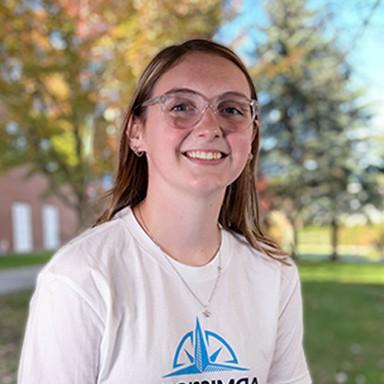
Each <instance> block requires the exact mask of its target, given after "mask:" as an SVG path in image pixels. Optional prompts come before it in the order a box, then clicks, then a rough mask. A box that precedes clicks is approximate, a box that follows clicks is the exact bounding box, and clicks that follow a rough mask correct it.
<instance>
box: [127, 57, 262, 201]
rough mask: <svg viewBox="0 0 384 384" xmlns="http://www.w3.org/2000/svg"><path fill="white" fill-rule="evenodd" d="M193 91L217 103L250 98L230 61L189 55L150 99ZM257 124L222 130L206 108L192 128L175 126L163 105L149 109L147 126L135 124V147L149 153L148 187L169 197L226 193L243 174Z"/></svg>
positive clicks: (138, 122) (147, 154) (145, 123)
mask: <svg viewBox="0 0 384 384" xmlns="http://www.w3.org/2000/svg"><path fill="white" fill-rule="evenodd" d="M180 89H184V90H189V91H192V92H194V93H198V94H200V95H203V96H204V97H205V98H206V99H215V98H217V97H219V99H220V96H221V95H224V94H227V93H236V94H240V95H244V96H246V97H247V98H248V99H250V98H251V95H250V88H249V85H248V82H247V79H246V77H245V76H244V74H243V73H242V72H241V70H240V69H239V68H238V67H237V66H236V65H235V64H233V63H232V62H230V61H228V60H226V59H224V58H222V57H220V56H215V55H211V54H205V53H191V54H187V55H186V56H185V57H184V58H183V59H182V61H180V62H179V63H178V64H177V65H175V66H174V67H172V68H171V69H170V70H169V71H168V72H166V73H165V74H163V75H162V76H161V77H160V79H159V80H158V81H157V83H156V84H155V86H154V88H153V91H152V97H156V96H160V95H163V94H166V93H167V92H169V91H171V90H180ZM254 133H255V132H254V128H253V125H250V126H249V128H247V129H245V130H240V131H237V130H233V131H231V130H227V129H223V126H222V124H221V123H220V122H219V121H218V119H217V114H215V113H214V111H213V110H212V109H211V108H207V109H206V110H205V112H204V113H203V114H202V117H201V120H200V121H199V122H198V123H197V124H196V125H194V126H193V127H187V128H185V127H183V129H180V127H177V126H175V124H173V123H172V121H170V120H169V119H167V118H166V115H165V113H164V112H163V110H162V107H161V105H160V104H153V105H149V106H148V107H147V111H146V119H145V122H141V121H136V123H135V124H134V127H133V133H132V134H131V143H132V144H133V145H134V146H136V147H138V148H139V149H140V150H143V151H145V152H146V156H147V161H148V177H149V179H148V183H149V187H150V188H153V190H156V191H159V192H160V191H163V192H165V193H168V194H172V192H176V190H178V191H181V192H182V193H186V194H198V195H204V194H211V193H223V192H224V191H225V188H226V187H227V186H228V185H229V184H231V183H232V182H233V181H234V180H235V179H236V178H237V177H238V176H239V175H240V173H241V172H242V170H243V168H244V166H245V165H246V162H247V160H248V157H249V153H250V151H251V144H252V140H253V137H254Z"/></svg>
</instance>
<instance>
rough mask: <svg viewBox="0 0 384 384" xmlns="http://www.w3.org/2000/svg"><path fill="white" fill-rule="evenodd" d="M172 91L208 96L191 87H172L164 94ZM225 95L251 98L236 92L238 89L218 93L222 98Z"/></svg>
mask: <svg viewBox="0 0 384 384" xmlns="http://www.w3.org/2000/svg"><path fill="white" fill-rule="evenodd" d="M170 93H193V94H195V95H200V96H203V97H207V96H205V95H203V94H202V93H200V92H197V91H194V90H193V89H190V88H171V89H170V90H168V91H167V92H165V93H164V94H165V95H168V94H170ZM224 96H242V97H246V98H247V99H250V98H249V97H248V96H246V95H244V93H241V92H236V91H228V92H224V93H222V94H221V95H218V97H220V98H222V97H224Z"/></svg>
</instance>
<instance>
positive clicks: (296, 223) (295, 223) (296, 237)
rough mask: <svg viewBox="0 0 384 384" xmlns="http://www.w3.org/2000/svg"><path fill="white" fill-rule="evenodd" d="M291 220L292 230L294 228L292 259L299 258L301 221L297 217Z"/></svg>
mask: <svg viewBox="0 0 384 384" xmlns="http://www.w3.org/2000/svg"><path fill="white" fill-rule="evenodd" d="M290 222H291V225H292V230H293V243H292V246H291V257H292V259H297V256H298V254H297V248H298V245H299V226H300V221H299V220H298V219H297V218H293V217H291V218H290Z"/></svg>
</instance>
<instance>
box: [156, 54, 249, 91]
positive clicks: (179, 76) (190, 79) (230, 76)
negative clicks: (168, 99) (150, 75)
mask: <svg viewBox="0 0 384 384" xmlns="http://www.w3.org/2000/svg"><path fill="white" fill-rule="evenodd" d="M172 88H186V89H191V90H193V91H196V92H199V93H202V94H204V95H206V96H208V97H213V96H217V95H219V94H222V93H227V92H238V93H242V94H244V95H245V96H248V97H250V96H251V90H250V86H249V84H248V81H247V78H246V76H245V74H244V73H243V72H242V70H241V69H240V68H239V67H238V66H237V65H236V64H234V63H233V62H231V61H230V60H228V59H225V58H223V57H221V56H218V55H215V54H209V53H202V52H193V53H190V54H187V55H185V57H183V58H182V59H181V60H180V61H179V62H178V63H177V64H176V65H174V66H172V67H171V68H170V69H169V70H168V71H166V72H165V73H164V74H163V75H162V76H161V77H160V78H159V80H158V81H157V82H156V84H155V86H154V88H153V91H152V95H153V96H158V95H161V94H163V93H165V92H168V91H169V90H170V89H172Z"/></svg>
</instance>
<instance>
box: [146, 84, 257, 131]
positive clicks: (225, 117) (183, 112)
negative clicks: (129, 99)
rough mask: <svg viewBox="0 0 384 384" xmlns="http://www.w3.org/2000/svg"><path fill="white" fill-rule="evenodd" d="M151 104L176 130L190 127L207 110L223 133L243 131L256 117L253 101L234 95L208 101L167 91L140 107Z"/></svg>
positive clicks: (189, 92)
mask: <svg viewBox="0 0 384 384" xmlns="http://www.w3.org/2000/svg"><path fill="white" fill-rule="evenodd" d="M154 104H160V106H161V110H162V112H163V113H164V114H165V118H166V119H167V121H168V122H170V123H171V124H172V125H173V126H174V127H176V128H180V129H186V128H192V127H194V126H195V125H196V124H198V123H199V121H200V120H201V119H202V117H203V114H204V112H206V110H207V109H208V108H210V109H211V110H212V111H213V112H214V113H215V115H216V118H217V121H218V123H219V125H220V127H221V128H222V129H223V130H225V131H244V130H247V129H248V128H249V127H250V126H251V125H252V123H253V122H254V121H255V120H256V119H257V116H258V109H257V100H253V99H252V100H251V99H248V98H247V97H246V96H242V95H239V94H237V93H226V94H223V95H220V96H218V97H215V98H214V99H208V98H207V97H205V96H204V95H202V94H200V93H197V92H193V91H188V90H180V91H171V92H169V93H165V94H164V95H161V96H157V97H154V98H152V99H149V100H147V101H145V102H144V103H143V104H142V106H143V107H146V106H150V105H154Z"/></svg>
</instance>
